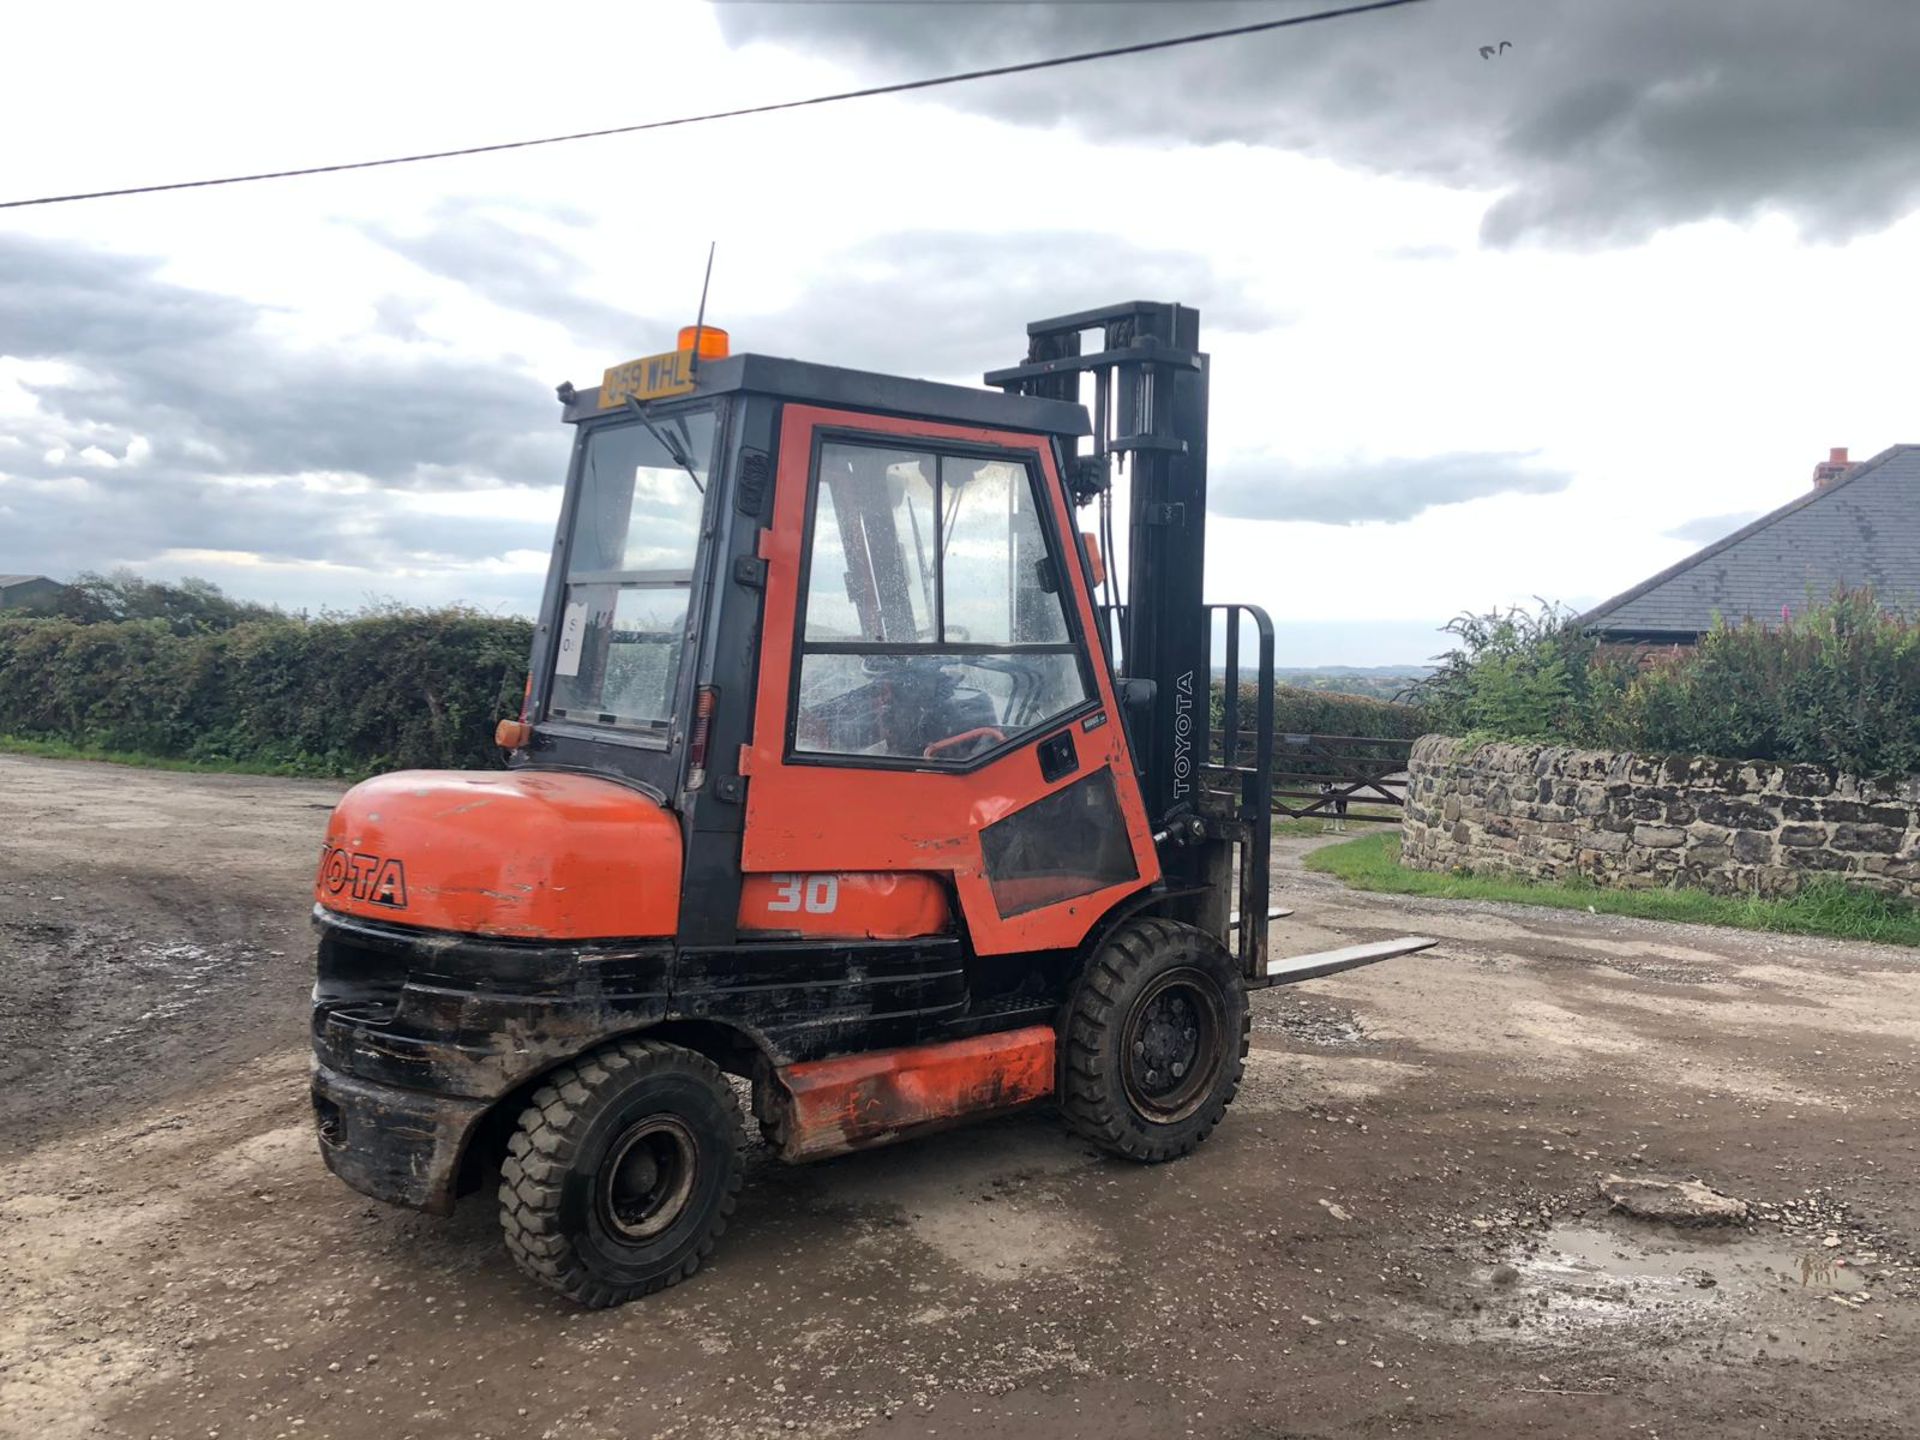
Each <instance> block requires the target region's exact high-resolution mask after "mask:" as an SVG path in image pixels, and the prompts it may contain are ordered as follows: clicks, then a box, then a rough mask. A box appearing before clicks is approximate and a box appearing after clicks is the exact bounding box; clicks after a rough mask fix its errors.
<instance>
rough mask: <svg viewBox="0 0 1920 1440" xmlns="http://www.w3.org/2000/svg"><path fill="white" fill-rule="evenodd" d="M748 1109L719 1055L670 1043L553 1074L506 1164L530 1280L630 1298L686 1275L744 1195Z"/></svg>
mask: <svg viewBox="0 0 1920 1440" xmlns="http://www.w3.org/2000/svg"><path fill="white" fill-rule="evenodd" d="M740 1142H741V1136H740V1110H739V1106H738V1105H737V1104H736V1103H735V1101H734V1097H733V1091H732V1090H731V1089H730V1088H729V1087H728V1085H727V1082H726V1079H725V1077H724V1076H722V1075H721V1073H720V1072H719V1070H718V1069H716V1068H715V1067H714V1065H713V1064H712V1063H711V1062H710V1061H708V1060H707V1059H705V1058H704V1057H702V1056H700V1055H696V1054H694V1053H693V1052H692V1051H691V1050H683V1049H681V1048H680V1047H679V1046H677V1045H666V1044H662V1043H661V1042H659V1041H657V1040H622V1041H618V1042H616V1043H614V1044H611V1045H603V1046H601V1047H600V1048H599V1049H598V1050H595V1051H593V1052H592V1053H591V1054H588V1055H585V1056H583V1057H582V1058H580V1059H579V1060H576V1061H574V1062H573V1063H572V1064H570V1065H563V1066H561V1067H560V1068H559V1069H558V1070H555V1071H554V1072H553V1074H552V1075H550V1076H548V1077H547V1081H546V1083H545V1084H543V1085H542V1086H541V1087H540V1088H539V1089H538V1090H536V1091H535V1092H534V1095H533V1100H532V1103H531V1104H530V1105H528V1107H527V1108H526V1109H525V1110H524V1111H522V1112H521V1115H520V1124H519V1127H518V1128H517V1129H516V1130H515V1131H514V1132H513V1134H512V1136H511V1137H509V1139H508V1141H507V1158H506V1160H505V1162H504V1163H503V1164H502V1165H501V1167H500V1226H501V1229H502V1231H503V1232H504V1233H505V1236H506V1242H507V1252H508V1253H509V1254H510V1255H512V1256H513V1260H514V1263H515V1264H516V1265H518V1266H519V1267H520V1269H521V1270H522V1271H523V1272H525V1273H526V1274H527V1275H528V1276H530V1277H532V1278H533V1279H535V1280H537V1281H539V1282H540V1283H541V1284H542V1285H545V1286H547V1287H548V1288H549V1289H552V1290H558V1291H559V1292H560V1293H561V1294H562V1295H565V1296H566V1297H567V1298H568V1299H570V1300H576V1301H578V1302H579V1303H580V1304H582V1305H587V1306H591V1307H594V1308H600V1307H603V1306H607V1305H619V1304H622V1303H624V1302H626V1301H628V1300H632V1299H635V1298H637V1297H639V1296H641V1295H647V1294H651V1293H652V1292H653V1291H655V1290H662V1289H665V1288H666V1287H667V1286H669V1285H672V1284H675V1283H676V1282H678V1281H681V1280H684V1279H686V1278H687V1277H688V1276H689V1275H691V1274H693V1272H694V1271H695V1270H697V1269H699V1268H700V1262H701V1261H702V1260H704V1259H705V1258H706V1257H707V1256H708V1255H709V1254H711V1253H712V1252H713V1247H714V1243H715V1242H716V1241H717V1240H718V1239H719V1238H720V1235H721V1233H722V1232H723V1231H725V1229H726V1228H727V1217H728V1216H729V1215H731V1214H732V1213H733V1207H734V1199H735V1197H736V1196H737V1195H738V1194H739V1191H740Z"/></svg>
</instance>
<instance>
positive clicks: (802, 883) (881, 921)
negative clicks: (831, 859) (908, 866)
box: [740, 871, 953, 940]
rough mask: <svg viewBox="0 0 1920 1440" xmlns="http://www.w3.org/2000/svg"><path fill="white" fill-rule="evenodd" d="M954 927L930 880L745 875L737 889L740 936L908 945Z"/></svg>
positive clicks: (867, 875) (927, 877)
mask: <svg viewBox="0 0 1920 1440" xmlns="http://www.w3.org/2000/svg"><path fill="white" fill-rule="evenodd" d="M952 928H953V907H952V906H950V905H948V904H947V896H946V892H945V890H943V889H942V888H941V886H940V882H939V881H938V880H936V879H934V878H933V877H932V876H931V875H921V874H913V873H907V874H900V873H893V874H873V873H869V872H862V871H855V872H853V873H851V874H841V873H837V872H834V871H828V872H826V873H825V874H822V873H819V872H804V873H803V872H787V873H784V874H776V875H748V876H745V877H744V880H743V883H742V885H741V888H740V931H741V933H742V934H743V935H804V936H806V937H807V938H809V939H819V940H826V939H851V940H909V939H913V938H914V937H916V936H920V935H944V934H946V933H947V932H948V931H949V930H951V929H952Z"/></svg>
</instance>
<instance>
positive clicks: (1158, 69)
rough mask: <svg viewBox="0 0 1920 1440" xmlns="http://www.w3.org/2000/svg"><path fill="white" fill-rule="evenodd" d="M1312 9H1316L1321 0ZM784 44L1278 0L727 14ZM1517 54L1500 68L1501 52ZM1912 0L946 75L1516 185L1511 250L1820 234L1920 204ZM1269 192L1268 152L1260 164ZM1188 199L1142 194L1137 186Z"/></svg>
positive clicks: (1165, 29)
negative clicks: (1678, 237)
mask: <svg viewBox="0 0 1920 1440" xmlns="http://www.w3.org/2000/svg"><path fill="white" fill-rule="evenodd" d="M1296 8H1298V9H1302V10H1304V9H1307V8H1311V7H1309V6H1306V5H1304V4H1302V5H1300V6H1298V7H1296ZM717 13H718V16H719V23H720V25H721V28H722V31H723V33H724V34H725V35H726V36H727V38H728V40H729V41H730V42H731V43H734V44H745V43H748V42H751V41H755V40H770V41H774V42H777V43H780V44H784V45H788V46H793V47H796V48H805V49H808V50H811V51H818V52H825V53H828V54H833V55H837V56H841V57H845V58H849V59H852V60H854V61H856V62H858V63H859V64H860V66H861V69H862V71H863V73H864V74H865V75H868V76H871V77H873V78H883V77H884V78H887V79H895V78H908V77H914V76H921V75H931V74H938V73H941V72H944V71H950V70H957V69H962V68H968V67H974V66H979V65H988V64H994V63H1005V62H1009V61H1014V60H1023V59H1030V58H1035V57H1040V56H1046V55H1056V54H1066V53H1071V52H1074V51H1078V50H1087V49H1092V48H1097V47H1099V46H1101V45H1103V44H1109V43H1116V42H1126V41H1131V40H1139V39H1145V38H1150V37H1154V36H1165V35H1173V34H1179V33H1183V32H1189V31H1195V30H1204V29H1214V28H1222V27H1226V26H1230V25H1234V24H1244V23H1249V22H1251V21H1255V20H1260V19H1268V18H1272V17H1273V16H1274V15H1275V14H1276V13H1281V12H1279V11H1278V7H1275V6H1273V5H1271V4H1260V5H1247V4H1204V5H1202V4H1195V5H1182V6H1173V5H1135V4H1120V5H1103V4H1030V5H1018V6H1014V5H975V4H940V3H934V4H914V5H846V6H841V5H729V6H721V7H717ZM1502 40H1508V41H1511V42H1512V48H1511V49H1508V50H1505V51H1503V52H1501V53H1500V54H1498V55H1497V56H1495V57H1494V58H1493V59H1483V58H1482V57H1481V55H1480V53H1479V47H1480V46H1482V45H1484V44H1488V43H1497V42H1499V41H1502ZM1916 73H1920V5H1916V4H1915V3H1914V0H1740V3H1711V0H1693V3H1682V0H1430V3H1427V4H1423V5H1415V6H1411V7H1409V8H1407V9H1404V10H1397V11H1388V12H1382V13H1375V14H1371V15H1362V16H1356V17H1352V18H1349V19H1344V20H1336V21H1331V22H1328V23H1325V24H1320V25H1311V26H1306V27H1303V28H1300V29H1295V30H1285V31H1280V32H1277V33H1274V34H1270V35H1262V36H1253V37H1247V38H1243V39H1236V40H1228V41H1222V42H1216V43H1213V44H1208V45H1201V46H1195V47H1192V48H1188V49H1183V50H1175V51H1168V52H1162V53H1158V54H1153V55H1147V56H1139V57H1133V58H1128V59H1121V60H1113V61H1104V62H1097V63H1095V64H1092V65H1087V66H1080V67H1072V68H1068V69H1062V70H1053V71H1046V72H1042V73H1040V74H1034V75H1025V76H1017V77H1011V78H1008V79H1005V80H997V81H991V82H984V83H978V84H968V85H960V86H955V87H953V88H950V89H943V90H937V91H933V92H929V97H928V98H929V99H931V100H934V101H936V102H937V103H942V104H948V105H955V106H964V107H967V108H970V109H974V110H979V111H983V112H987V113H991V114H995V115H999V116H1002V117H1005V118H1008V119H1012V120H1015V121H1018V122H1023V123H1032V124H1054V123H1064V124H1070V125H1072V126H1074V127H1075V128H1076V129H1078V130H1080V131H1082V132H1083V133H1086V134H1088V135H1090V136H1094V137H1104V136H1114V137H1120V138H1127V139H1139V138H1145V139H1156V138H1166V139H1176V140H1191V141H1198V142H1203V143H1207V142H1219V141H1230V140H1237V141H1246V142H1250V143H1253V144H1256V145H1270V146H1275V147H1279V148H1282V149H1288V150H1298V151H1303V152H1306V153H1310V154H1316V155H1322V156H1326V157H1328V158H1330V159H1333V160H1336V161H1339V162H1342V163H1345V164H1349V165H1356V166H1360V167H1363V168H1367V169H1371V170H1374V171H1377V172H1380V173H1385V174H1394V175H1404V176H1410V177H1416V178H1422V179H1430V180H1438V181H1441V182H1443V183H1447V184H1456V185H1471V186H1475V187H1480V188H1485V189H1489V190H1494V191H1498V192H1500V195H1499V198H1498V199H1497V200H1496V201H1495V202H1494V204H1493V205H1492V207H1491V208H1490V209H1489V211H1488V212H1487V214H1486V216H1485V219H1484V222H1483V237H1484V238H1485V239H1486V240H1487V241H1489V242H1490V243H1494V244H1507V243H1511V242H1514V241H1517V240H1520V239H1537V240H1545V241H1548V242H1558V243H1572V244H1595V243H1608V242H1619V241H1628V240H1633V239H1637V238H1640V237H1643V236H1645V235H1647V234H1649V233H1650V232H1652V231H1654V230H1657V229H1659V228H1661V227H1663V226H1666V225H1672V224H1677V223H1682V222H1685V221H1690V220H1701V219H1708V218H1713V217H1727V218H1733V219H1743V218H1747V217H1750V216H1753V215H1755V214H1758V213H1760V212H1762V211H1766V210H1769V209H1778V210H1783V211H1786V212H1788V213H1790V214H1792V215H1793V216H1794V217H1795V219H1796V220H1797V221H1798V222H1799V224H1800V225H1801V227H1802V228H1803V230H1805V231H1806V232H1807V233H1808V234H1809V235H1812V236H1814V237H1816V238H1823V239H1838V238H1844V237H1846V236H1849V235H1853V234H1858V233H1862V232H1865V231H1870V230H1873V229H1876V228H1878V227H1881V226H1883V225H1885V224H1887V223H1888V222H1890V221H1892V220H1894V219H1896V218H1898V217H1899V216H1900V215H1902V214H1904V213H1906V212H1907V211H1908V210H1910V209H1911V208H1912V207H1913V206H1914V204H1915V203H1916V201H1920V143H1916V136H1920V85H1916V84H1915V83H1914V76H1915V74H1916ZM1248 163H1249V179H1250V183H1257V169H1258V162H1257V160H1255V159H1250V160H1249V162H1248ZM1150 201H1157V202H1158V203H1177V201H1178V196H1177V195H1173V196H1168V195H1158V196H1154V197H1148V196H1126V195H1122V196H1120V197H1118V198H1117V199H1116V200H1115V202H1114V203H1115V204H1117V205H1118V206H1120V207H1121V208H1122V213H1124V207H1125V206H1127V205H1129V204H1134V203H1148V202H1150Z"/></svg>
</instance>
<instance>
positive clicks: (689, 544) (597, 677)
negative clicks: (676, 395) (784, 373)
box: [547, 411, 715, 731]
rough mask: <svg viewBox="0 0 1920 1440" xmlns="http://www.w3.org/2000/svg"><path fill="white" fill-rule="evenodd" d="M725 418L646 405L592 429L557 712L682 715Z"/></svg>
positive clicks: (601, 716)
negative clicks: (682, 678) (690, 626)
mask: <svg viewBox="0 0 1920 1440" xmlns="http://www.w3.org/2000/svg"><path fill="white" fill-rule="evenodd" d="M714 428H715V427H714V417H713V414H712V412H711V411H699V412H695V413H692V414H686V413H682V414H679V415H674V416H662V417H653V418H651V421H650V426H649V423H648V422H643V421H642V420H641V419H640V418H639V417H638V416H635V417H634V419H633V420H632V421H631V422H630V423H624V424H615V425H603V426H600V427H598V428H596V429H595V430H594V431H593V432H592V433H591V434H590V435H589V436H588V437H587V441H586V449H585V454H584V455H583V456H582V459H581V462H580V479H579V494H578V497H577V500H576V503H575V506H574V515H573V529H572V533H571V534H570V536H569V537H568V545H567V583H566V590H565V594H564V596H563V599H562V605H561V610H560V617H559V632H560V633H559V640H558V643H557V645H556V646H555V652H554V665H553V686H552V689H551V692H550V699H549V701H548V705H547V713H548V715H549V716H550V717H551V718H553V719H557V720H569V721H573V722H576V723H578V722H586V723H589V724H595V725H610V726H617V727H621V728H625V729H630V730H640V731H652V730H664V729H665V728H666V727H667V726H668V725H669V723H670V722H671V720H672V717H673V698H674V693H675V690H676V687H677V685H678V681H679V675H680V655H681V650H682V648H683V646H684V643H685V640H686V631H687V602H688V597H689V595H690V594H691V592H692V587H693V565H694V555H695V552H696V551H697V550H698V548H699V543H700V528H701V524H702V516H703V513H704V510H705V506H706V488H707V469H708V466H709V465H710V464H711V463H712V456H713V442H714ZM682 461H684V462H685V463H684V464H683V463H681V462H682Z"/></svg>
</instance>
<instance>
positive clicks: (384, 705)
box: [0, 609, 533, 775]
mask: <svg viewBox="0 0 1920 1440" xmlns="http://www.w3.org/2000/svg"><path fill="white" fill-rule="evenodd" d="M532 639H533V627H532V625H531V624H530V622H528V621H525V620H518V619H501V618H497V617H494V616H490V615H482V614H479V613H477V612H474V611H470V610H460V609H449V610H405V609H390V610H384V611H378V612H375V613H370V614H365V615H359V616H354V617H340V616H328V617H323V618H321V619H319V620H306V619H299V618H292V617H287V616H280V615H274V616H272V618H266V619H261V618H255V619H244V620H240V621H238V622H237V623H234V624H231V625H228V626H226V627H225V628H218V629H199V630H189V631H187V632H186V633H177V632H176V628H175V624H174V621H173V620H170V619H168V618H162V617H155V618H152V619H143V620H118V621H107V622H104V623H97V624H87V623H84V622H81V621H75V620H67V619H45V620H15V619H0V734H5V735H11V736H15V737H18V738H21V739H29V740H51V741H60V742H63V743H66V744H70V745H73V746H76V747H79V748H82V749H90V750H110V751H131V752H136V753H140V754H146V755H153V756H159V757H164V758H169V759H181V760H197V761H206V762H212V763H218V762H222V761H237V762H243V763H246V764H249V765H272V766H279V767H284V768H286V769H289V770H294V771H298V772H300V773H305V774H324V775H354V774H363V773H367V772H370V771H375V770H386V769H395V768H405V767H413V766H432V767H466V768H473V767H488V766H494V765H497V764H498V763H499V756H498V752H497V751H495V749H494V748H493V727H494V723H495V721H496V720H497V719H499V718H500V717H501V716H504V715H512V714H515V713H517V712H518V710H519V706H520V695H521V688H522V686H523V684H524V682H525V677H526V665H527V653H528V649H529V647H530V645H531V644H532Z"/></svg>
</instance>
